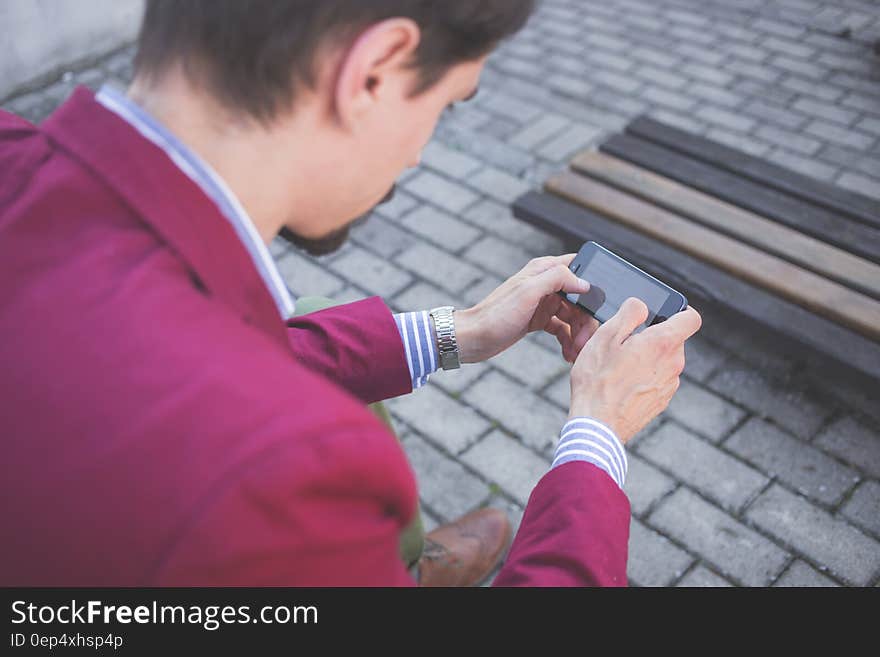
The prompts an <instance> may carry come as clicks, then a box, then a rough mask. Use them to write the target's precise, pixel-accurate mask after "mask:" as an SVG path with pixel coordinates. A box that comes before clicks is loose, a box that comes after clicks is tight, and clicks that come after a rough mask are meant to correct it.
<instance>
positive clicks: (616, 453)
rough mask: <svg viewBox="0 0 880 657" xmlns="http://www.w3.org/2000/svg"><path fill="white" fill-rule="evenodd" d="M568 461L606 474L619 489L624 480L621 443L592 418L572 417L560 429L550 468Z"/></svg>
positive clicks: (625, 467)
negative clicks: (595, 467) (597, 469)
mask: <svg viewBox="0 0 880 657" xmlns="http://www.w3.org/2000/svg"><path fill="white" fill-rule="evenodd" d="M569 461H587V462H588V463H592V464H593V465H595V466H597V467H599V468H601V469H602V470H604V471H605V472H607V473H608V476H610V477H611V478H612V479H613V480H614V481H615V482H616V483H617V485H618V486H620V487H621V488H623V484H624V482H625V481H626V471H627V461H626V452H625V451H624V449H623V443H621V442H620V440H619V439H618V438H617V436H616V435H615V434H614V432H613V431H612V430H611V429H609V428H608V427H606V426H605V425H604V424H602V423H601V422H599V421H597V420H594V419H592V418H588V417H576V418H572V419H571V420H569V421H568V422H566V423H565V426H564V427H562V433H561V434H560V437H559V444H558V445H557V446H556V453H555V455H554V457H553V463H552V465H551V466H550V469H551V470H552V469H553V468H555V467H556V466H558V465H562V464H563V463H568V462H569Z"/></svg>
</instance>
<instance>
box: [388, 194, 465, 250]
mask: <svg viewBox="0 0 880 657" xmlns="http://www.w3.org/2000/svg"><path fill="white" fill-rule="evenodd" d="M403 225H404V226H406V228H407V229H408V230H411V231H412V232H414V233H417V234H418V235H420V236H422V237H424V238H425V239H427V240H429V241H431V242H434V243H435V244H436V245H438V246H440V247H442V248H443V249H445V250H447V251H460V250H461V249H463V248H465V247H466V246H467V245H468V244H472V243H474V242H476V241H477V240H478V239H479V238H480V237H481V236H482V233H481V232H480V231H479V230H477V229H476V228H474V227H473V226H472V225H470V224H468V223H466V222H464V221H461V220H460V219H457V218H456V217H454V216H452V215H451V214H449V213H448V212H444V211H442V210H438V209H437V208H435V207H433V206H430V205H422V206H420V207H419V208H417V209H415V210H414V211H412V212H410V213H409V214H408V215H406V218H405V219H404V221H403ZM414 239H415V238H413V236H410V239H409V244H407V246H409V245H410V244H412V243H413V242H414ZM389 255H391V254H389Z"/></svg>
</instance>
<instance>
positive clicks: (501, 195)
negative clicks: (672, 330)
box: [6, 0, 880, 586]
mask: <svg viewBox="0 0 880 657" xmlns="http://www.w3.org/2000/svg"><path fill="white" fill-rule="evenodd" d="M878 28H880V8H878V5H877V3H876V2H871V1H869V0H864V1H862V0H836V1H834V2H815V1H813V0H780V1H778V2H758V1H757V0H737V1H735V2H731V1H726V2H720V1H715V0H709V1H699V2H698V1H697V0H693V1H684V0H607V1H606V2H602V3H593V2H586V1H579V0H545V1H544V2H543V3H542V5H541V8H540V11H539V12H538V13H537V15H536V16H535V17H534V19H533V20H532V21H531V22H530V23H529V25H528V26H527V27H526V29H525V30H524V31H523V32H522V33H521V34H519V35H518V36H517V37H516V38H515V39H513V40H512V41H510V42H509V43H507V44H505V45H504V46H503V47H502V48H501V49H500V50H499V51H498V52H497V53H496V54H495V55H493V57H492V58H491V60H490V62H489V65H488V68H487V70H486V72H485V75H484V78H483V83H482V87H481V91H480V94H479V96H478V97H477V98H476V99H475V100H474V101H472V102H471V103H469V104H467V105H464V106H462V107H460V108H459V109H456V110H455V112H453V113H452V114H450V115H449V116H447V117H445V118H444V120H443V121H442V123H441V125H440V126H439V128H438V130H437V133H436V135H435V138H434V140H433V141H432V142H431V144H430V146H429V147H428V148H427V149H426V151H425V153H424V158H423V162H422V164H421V166H420V167H419V168H418V169H417V170H414V171H410V172H407V173H406V174H404V175H403V176H402V177H401V190H400V191H399V193H398V195H397V197H396V199H395V200H394V201H393V202H392V203H390V204H388V205H385V206H381V207H380V208H379V209H377V210H376V212H375V213H374V214H373V215H372V216H371V218H370V220H369V221H367V222H366V223H365V224H363V225H362V226H360V227H358V228H357V229H356V230H355V231H354V234H353V238H352V240H351V242H350V243H349V244H348V245H346V246H345V247H344V248H343V249H342V250H341V251H340V252H338V253H336V254H333V255H331V256H327V257H324V258H319V259H313V258H308V257H305V256H303V255H301V254H300V253H297V252H295V251H294V250H292V249H290V248H289V247H287V246H285V245H283V244H281V243H274V244H273V246H272V250H273V253H274V255H275V256H276V258H277V261H278V263H279V265H280V266H281V269H282V272H283V274H284V277H285V280H286V281H287V282H288V285H289V287H290V289H291V291H292V292H293V293H294V294H297V295H310V294H322V295H328V296H331V297H334V298H336V299H340V300H353V299H357V298H362V297H364V296H366V295H369V294H379V295H382V296H383V297H385V299H386V300H387V302H388V303H389V304H390V305H391V307H392V308H394V309H395V310H412V309H421V308H428V307H430V306H432V305H436V304H438V303H443V302H449V303H454V304H459V305H464V304H470V303H474V302H475V301H477V300H479V299H480V298H482V297H483V296H484V295H485V294H486V293H487V292H489V291H490V290H491V289H492V288H493V287H494V286H495V285H496V284H498V283H499V282H500V281H501V280H502V279H503V278H505V277H506V276H509V275H510V274H513V273H514V272H515V271H517V270H518V269H519V268H520V267H522V266H523V265H524V264H525V262H526V261H527V260H528V259H529V258H530V257H534V256H539V255H544V254H552V253H560V252H561V250H562V244H560V243H559V241H558V240H556V239H554V238H552V237H550V236H548V235H545V234H543V233H541V232H540V231H537V230H535V229H534V228H532V227H530V226H528V225H525V224H523V223H521V222H519V221H517V220H516V219H514V218H513V217H512V216H511V214H510V212H509V209H508V207H509V204H510V202H511V201H512V200H513V199H514V198H515V197H516V196H517V195H518V194H519V193H521V192H522V191H523V190H526V189H530V188H533V187H536V186H538V185H539V184H540V183H541V181H542V180H543V179H544V178H545V177H546V176H547V175H548V174H549V173H551V172H553V171H556V170H558V169H560V168H562V167H563V166H564V164H565V162H566V160H567V158H569V157H570V156H571V155H572V154H573V153H575V152H576V151H578V150H580V149H583V148H587V147H590V146H591V145H594V144H595V143H597V142H598V141H599V140H601V139H602V138H603V137H604V136H606V135H607V134H609V132H610V131H613V130H616V129H619V128H620V127H622V126H623V125H624V124H625V123H626V122H627V121H628V120H629V119H631V118H632V117H634V116H635V115H637V114H639V113H642V112H648V113H650V114H652V115H654V116H656V117H658V118H660V119H663V120H666V121H670V122H672V123H675V124H676V125H679V126H682V127H683V128H685V129H687V130H691V131H694V132H697V133H700V134H706V135H708V136H710V137H712V138H715V139H718V140H720V141H723V142H725V143H729V144H731V145H733V146H735V147H738V148H742V149H745V150H748V151H750V152H753V153H756V154H758V155H760V156H763V157H766V158H768V159H770V160H772V161H774V162H778V163H780V164H782V165H784V166H788V167H791V168H793V169H796V170H799V171H802V172H805V173H807V174H808V175H812V176H815V177H817V178H820V179H823V180H828V181H832V182H835V183H837V184H839V185H841V186H843V187H846V188H849V189H854V190H857V191H860V192H863V193H865V194H868V195H871V196H874V197H877V198H880V58H878V57H877V56H876V55H874V54H873V53H872V51H871V47H872V43H873V42H874V39H875V38H876V35H877V34H878ZM844 34H848V35H849V36H842V35H844ZM130 55H131V53H130V51H121V52H119V53H117V54H115V55H114V56H113V57H111V58H109V59H107V60H105V61H102V62H100V63H99V65H98V66H96V67H93V68H89V69H85V70H82V71H79V72H78V73H77V74H76V75H75V76H73V77H72V78H70V79H67V80H62V81H58V82H55V83H53V84H51V85H48V86H47V87H46V88H45V89H42V90H40V91H39V92H35V93H31V94H27V95H25V96H21V97H18V98H15V99H12V100H11V101H10V102H8V103H7V104H6V105H7V107H9V108H12V109H14V110H16V111H19V112H20V113H23V114H25V115H26V116H28V117H30V118H33V119H39V118H41V117H42V116H44V115H45V114H46V113H48V112H49V111H50V110H51V108H52V107H53V106H54V105H55V104H57V102H59V101H60V100H61V99H62V98H63V97H64V96H65V95H66V94H67V93H68V92H69V90H70V88H71V87H72V85H73V84H75V83H76V82H78V81H82V82H84V83H89V84H93V85H95V84H98V83H100V82H101V81H102V80H104V79H107V78H116V79H120V80H124V79H125V78H126V76H127V75H128V74H129V73H130V71H129V69H128V60H129V58H130ZM567 403H568V380H567V366H566V364H565V363H564V362H563V361H562V359H561V357H560V356H559V354H558V351H557V349H556V347H555V345H554V343H553V340H552V338H549V336H542V335H532V336H530V337H529V338H527V339H526V340H525V341H523V342H522V343H520V344H519V345H517V346H516V347H515V348H514V349H512V350H510V352H509V353H505V354H503V355H501V356H499V357H497V358H495V359H493V360H492V361H490V362H488V363H484V364H481V365H469V366H465V367H463V368H462V369H461V370H458V371H455V372H441V373H438V374H436V375H435V376H434V377H433V379H432V381H431V383H430V384H429V385H428V386H427V387H426V388H423V389H421V390H419V391H417V392H415V393H414V394H412V395H409V396H406V397H403V398H399V399H395V400H391V401H390V402H389V406H390V408H391V411H392V413H393V415H394V417H395V420H396V423H397V425H398V427H399V429H400V432H401V434H402V435H403V439H404V445H405V447H406V449H407V451H408V453H409V455H410V458H411V459H412V463H413V466H414V468H415V470H416V472H417V474H418V477H419V479H420V482H421V483H420V486H421V497H422V501H423V504H424V508H425V512H426V516H427V521H428V525H429V526H431V525H433V524H436V523H439V522H443V521H445V520H449V519H452V518H454V517H456V516H458V515H460V514H462V513H464V512H466V511H468V510H470V509H472V508H474V507H478V506H480V505H483V504H492V505H496V506H499V507H502V508H505V509H506V510H508V512H509V513H510V516H511V519H512V520H513V521H514V522H518V520H519V518H520V516H521V513H522V508H523V505H524V504H525V503H526V501H527V498H528V494H529V491H530V490H531V487H532V486H533V485H534V483H535V482H536V481H537V480H538V478H540V476H541V475H542V474H543V473H544V472H545V471H546V468H547V466H548V464H549V455H550V453H551V449H552V441H553V438H554V436H555V434H556V432H557V431H558V430H559V428H560V427H561V425H562V423H563V422H564V420H565V416H566V406H567ZM878 427H880V401H878V391H877V390H868V389H864V388H859V387H857V386H855V385H853V384H852V383H851V382H850V381H848V380H846V379H841V378H835V377H831V376H828V375H827V374H826V373H825V372H823V371H821V370H820V369H818V368H816V367H815V366H814V365H811V363H809V362H802V361H798V360H791V359H789V358H786V357H785V356H783V355H781V354H780V353H779V352H778V351H777V350H776V349H775V348H774V346H773V344H771V343H768V342H766V341H764V340H763V338H762V336H761V335H760V334H756V333H755V332H754V331H753V330H752V328H751V327H749V326H747V325H743V324H741V323H737V322H731V321H730V320H729V319H728V318H724V317H720V316H713V315H707V316H706V317H705V321H704V328H703V331H702V332H701V334H700V335H699V336H698V337H697V338H695V339H694V340H693V341H692V343H691V344H689V346H688V364H687V368H686V370H685V376H684V384H683V385H682V388H681V390H680V391H679V393H678V395H677V396H676V398H675V399H674V400H673V402H672V404H671V406H670V407H669V409H668V410H667V411H666V412H665V413H664V414H663V415H662V416H661V417H660V418H658V419H657V420H655V421H654V422H652V423H651V424H650V425H649V426H648V427H647V428H646V429H645V430H644V431H643V432H642V434H641V435H640V436H639V437H637V438H636V439H635V440H634V441H633V442H632V443H631V445H630V447H629V449H628V451H629V458H630V471H629V478H628V481H627V485H626V490H627V494H628V495H629V497H630V500H631V502H632V508H633V521H632V532H631V539H630V546H629V576H630V581H631V583H632V584H634V585H641V586H876V585H877V584H878V577H880V430H878Z"/></svg>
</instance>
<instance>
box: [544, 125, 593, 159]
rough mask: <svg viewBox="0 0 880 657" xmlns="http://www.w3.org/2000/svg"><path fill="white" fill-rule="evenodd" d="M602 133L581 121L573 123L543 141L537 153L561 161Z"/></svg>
mask: <svg viewBox="0 0 880 657" xmlns="http://www.w3.org/2000/svg"><path fill="white" fill-rule="evenodd" d="M601 134H602V131H601V130H600V129H599V128H595V127H593V126H590V125H586V124H583V123H575V124H572V125H570V126H569V127H567V128H565V129H563V131H562V132H560V133H559V134H558V135H556V136H555V137H553V138H551V139H550V140H549V141H547V142H545V143H544V144H543V145H542V146H541V147H540V148H539V149H538V150H537V154H538V155H540V156H541V157H543V158H546V159H548V160H551V161H553V162H561V161H563V160H565V159H567V158H568V157H570V156H571V155H573V154H574V153H575V152H577V151H581V150H583V149H585V148H586V147H587V146H589V145H590V144H592V143H593V142H594V141H596V139H598V138H599V137H600V136H601Z"/></svg>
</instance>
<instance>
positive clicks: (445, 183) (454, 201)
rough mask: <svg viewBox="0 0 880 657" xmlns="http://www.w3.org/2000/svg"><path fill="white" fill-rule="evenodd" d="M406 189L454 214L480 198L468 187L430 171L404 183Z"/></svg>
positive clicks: (423, 172)
mask: <svg viewBox="0 0 880 657" xmlns="http://www.w3.org/2000/svg"><path fill="white" fill-rule="evenodd" d="M404 187H406V189H407V190H408V191H410V192H412V193H413V194H415V195H416V196H420V197H422V198H423V199H425V200H426V201H430V202H431V203H434V204H435V205H439V206H440V207H441V208H443V209H444V210H448V211H449V212H452V213H458V212H461V211H462V210H464V209H465V208H466V207H467V206H469V205H470V204H471V203H473V202H474V201H476V200H477V198H478V196H477V195H476V194H474V193H473V192H472V191H471V190H469V189H468V188H467V187H463V186H462V185H459V184H457V183H454V182H450V181H449V180H447V179H446V178H443V177H441V176H438V175H437V174H435V173H431V172H430V171H422V172H421V173H419V174H418V175H417V176H415V177H413V178H411V179H410V180H408V181H407V182H406V183H404Z"/></svg>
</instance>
